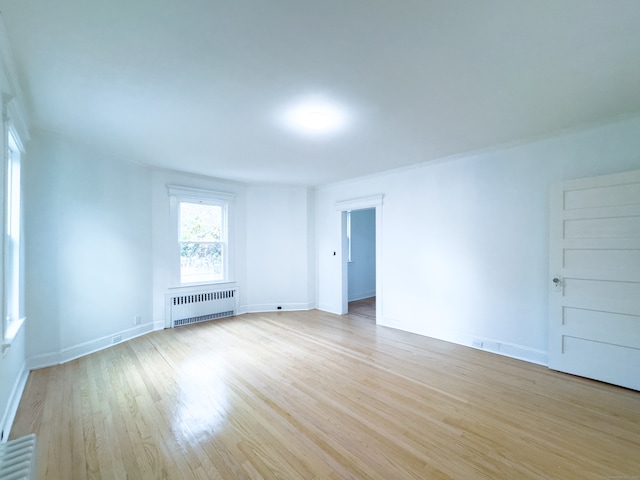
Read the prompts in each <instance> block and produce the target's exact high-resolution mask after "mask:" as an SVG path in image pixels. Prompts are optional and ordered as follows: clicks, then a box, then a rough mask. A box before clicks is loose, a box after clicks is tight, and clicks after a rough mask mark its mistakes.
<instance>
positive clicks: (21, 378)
mask: <svg viewBox="0 0 640 480" xmlns="http://www.w3.org/2000/svg"><path fill="white" fill-rule="evenodd" d="M27 378H29V371H28V370H27V365H26V362H24V363H23V364H22V368H21V369H20V374H19V375H18V378H16V381H15V383H14V384H13V389H12V390H11V395H10V396H9V401H8V402H7V409H6V410H5V412H4V414H3V415H2V423H1V424H0V430H1V431H2V432H3V434H4V435H3V437H2V442H1V443H4V442H6V441H7V439H8V438H9V434H10V433H11V427H12V426H13V421H14V420H15V418H16V413H17V412H18V406H19V405H20V399H21V398H22V394H23V392H24V387H25V386H26V385H27Z"/></svg>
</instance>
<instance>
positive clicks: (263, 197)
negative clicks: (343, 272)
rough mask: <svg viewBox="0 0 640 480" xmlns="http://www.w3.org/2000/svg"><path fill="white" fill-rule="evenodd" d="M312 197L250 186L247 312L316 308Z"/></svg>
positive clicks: (288, 189)
mask: <svg viewBox="0 0 640 480" xmlns="http://www.w3.org/2000/svg"><path fill="white" fill-rule="evenodd" d="M309 210H310V209H309V195H308V190H307V189H306V188H302V187H258V186H251V187H248V188H247V230H246V232H247V238H246V246H247V256H246V262H247V280H246V285H245V293H246V296H245V297H244V300H245V302H243V304H242V305H241V307H242V309H243V310H244V311H250V312H251V311H271V310H276V308H277V307H278V306H280V307H282V310H306V309H309V308H312V307H313V304H314V299H313V298H312V297H311V296H310V293H311V292H314V291H315V288H313V286H311V285H310V282H311V281H312V280H311V275H310V272H309V255H312V253H311V252H312V251H310V249H309V241H310V238H309V231H308V225H309V223H310V224H313V222H312V221H309Z"/></svg>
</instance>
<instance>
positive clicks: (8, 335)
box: [2, 317, 26, 355]
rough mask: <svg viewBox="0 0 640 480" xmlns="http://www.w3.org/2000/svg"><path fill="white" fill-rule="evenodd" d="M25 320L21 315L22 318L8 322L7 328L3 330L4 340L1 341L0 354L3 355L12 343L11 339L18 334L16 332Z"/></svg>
mask: <svg viewBox="0 0 640 480" xmlns="http://www.w3.org/2000/svg"><path fill="white" fill-rule="evenodd" d="M25 320H26V318H25V317H22V318H20V319H18V320H16V321H14V322H11V323H10V324H9V328H8V329H7V331H6V332H5V336H4V340H3V342H2V354H3V355H4V354H5V352H6V351H7V350H8V349H9V347H10V346H11V345H12V344H13V341H14V340H15V339H16V337H17V336H18V333H19V332H20V329H21V328H22V326H23V325H24V323H25Z"/></svg>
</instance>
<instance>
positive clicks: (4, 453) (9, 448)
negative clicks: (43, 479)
mask: <svg viewBox="0 0 640 480" xmlns="http://www.w3.org/2000/svg"><path fill="white" fill-rule="evenodd" d="M35 478H36V436H35V434H33V433H32V434H31V435H27V436H25V437H21V438H17V439H16V440H11V441H9V442H7V443H3V444H0V480H35Z"/></svg>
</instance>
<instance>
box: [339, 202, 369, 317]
mask: <svg viewBox="0 0 640 480" xmlns="http://www.w3.org/2000/svg"><path fill="white" fill-rule="evenodd" d="M346 215H347V249H348V252H347V299H348V307H347V312H348V313H349V314H352V315H358V316H362V317H365V318H369V319H372V320H375V318H376V209H375V208H365V209H360V210H351V211H348V212H347V213H346Z"/></svg>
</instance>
